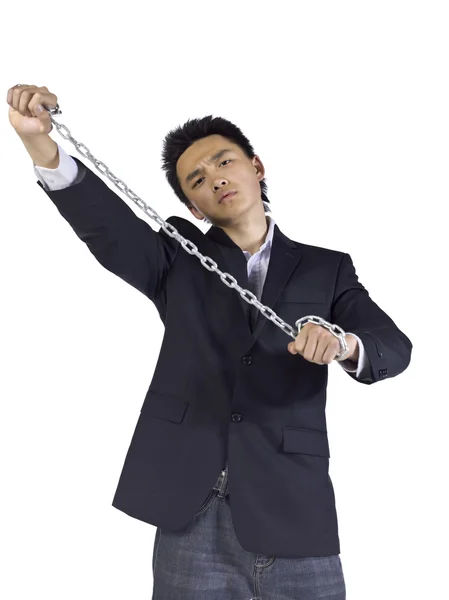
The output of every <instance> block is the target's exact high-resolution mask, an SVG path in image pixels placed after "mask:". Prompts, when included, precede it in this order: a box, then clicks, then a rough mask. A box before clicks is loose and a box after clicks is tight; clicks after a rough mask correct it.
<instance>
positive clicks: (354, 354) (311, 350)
mask: <svg viewBox="0 0 449 600" xmlns="http://www.w3.org/2000/svg"><path fill="white" fill-rule="evenodd" d="M345 340H346V343H347V345H348V349H349V353H348V355H347V356H346V358H345V360H352V361H354V362H357V361H358V358H359V346H358V343H357V338H356V337H354V336H353V335H348V334H346V335H345ZM288 351H289V352H290V353H291V354H300V355H301V356H302V357H303V358H305V359H306V360H308V361H310V362H313V363H316V364H318V365H329V364H330V363H331V362H332V361H333V360H334V358H335V357H336V355H337V354H338V353H339V352H340V342H339V340H338V338H337V337H335V335H333V334H332V333H331V332H330V331H328V330H327V329H326V328H325V327H321V325H316V324H314V323H306V324H305V325H304V327H302V329H301V331H300V332H299V334H298V335H297V336H296V339H295V340H294V341H293V342H290V343H289V345H288Z"/></svg>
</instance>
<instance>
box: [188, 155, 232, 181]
mask: <svg viewBox="0 0 449 600" xmlns="http://www.w3.org/2000/svg"><path fill="white" fill-rule="evenodd" d="M231 160H232V159H231V158H226V159H225V160H222V161H221V163H220V167H221V165H222V164H223V163H225V162H231ZM201 179H203V178H202V177H200V178H199V179H197V180H196V181H195V183H194V185H193V187H196V186H197V183H198V181H201Z"/></svg>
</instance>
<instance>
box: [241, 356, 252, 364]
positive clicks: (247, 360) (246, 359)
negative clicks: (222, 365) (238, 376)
mask: <svg viewBox="0 0 449 600" xmlns="http://www.w3.org/2000/svg"><path fill="white" fill-rule="evenodd" d="M252 362H253V359H252V357H251V356H244V357H243V358H242V363H243V364H244V365H250V364H251V363H252Z"/></svg>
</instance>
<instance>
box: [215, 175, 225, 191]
mask: <svg viewBox="0 0 449 600" xmlns="http://www.w3.org/2000/svg"><path fill="white" fill-rule="evenodd" d="M226 184H227V181H226V179H223V177H220V178H219V179H217V180H216V181H215V182H214V191H217V190H219V189H220V188H221V187H223V186H224V185H226Z"/></svg>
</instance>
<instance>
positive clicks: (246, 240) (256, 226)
mask: <svg viewBox="0 0 449 600" xmlns="http://www.w3.org/2000/svg"><path fill="white" fill-rule="evenodd" d="M269 225H270V223H269V220H268V218H267V217H266V215H265V213H264V214H263V217H262V219H257V220H254V219H253V220H252V221H251V222H250V223H249V224H248V225H247V226H246V227H245V226H241V227H238V228H232V229H227V228H225V227H223V231H224V232H225V233H226V234H227V235H228V236H229V237H230V238H231V240H232V241H233V242H234V243H235V244H237V246H239V247H240V248H241V249H242V250H245V251H246V252H249V253H250V254H251V255H253V254H255V253H256V252H258V251H259V250H260V247H261V246H262V244H263V243H264V242H265V239H266V237H267V233H268V228H269Z"/></svg>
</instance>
